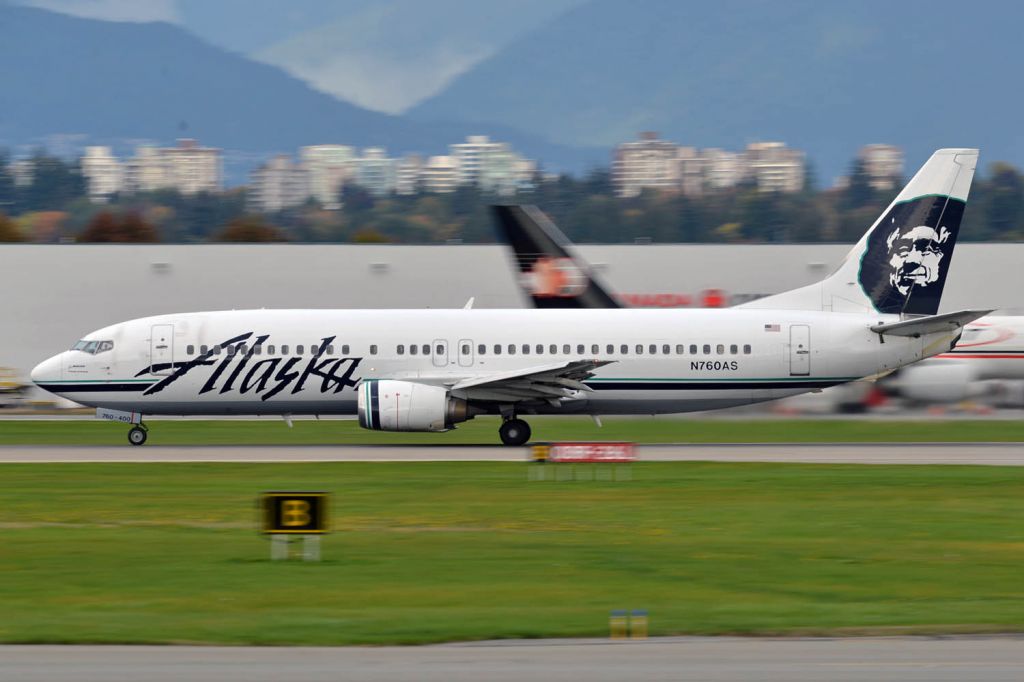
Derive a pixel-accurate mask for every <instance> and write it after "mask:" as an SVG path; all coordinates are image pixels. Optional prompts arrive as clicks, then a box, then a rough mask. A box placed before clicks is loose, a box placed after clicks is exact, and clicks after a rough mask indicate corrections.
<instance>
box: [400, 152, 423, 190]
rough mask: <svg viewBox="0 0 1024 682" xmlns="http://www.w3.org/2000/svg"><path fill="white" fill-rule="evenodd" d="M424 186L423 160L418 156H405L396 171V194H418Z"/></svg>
mask: <svg viewBox="0 0 1024 682" xmlns="http://www.w3.org/2000/svg"><path fill="white" fill-rule="evenodd" d="M422 186H423V159H422V158H421V157H420V156H419V155H418V154H409V155H407V156H403V157H402V158H401V159H399V161H398V165H397V166H396V170H395V192H396V193H397V194H401V195H409V194H416V193H418V192H419V191H420V189H421V188H422Z"/></svg>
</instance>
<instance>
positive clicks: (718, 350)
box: [715, 343, 725, 355]
mask: <svg viewBox="0 0 1024 682" xmlns="http://www.w3.org/2000/svg"><path fill="white" fill-rule="evenodd" d="M715 352H716V353H718V354H719V355H722V354H724V353H725V344H722V343H720V344H718V345H717V346H715Z"/></svg>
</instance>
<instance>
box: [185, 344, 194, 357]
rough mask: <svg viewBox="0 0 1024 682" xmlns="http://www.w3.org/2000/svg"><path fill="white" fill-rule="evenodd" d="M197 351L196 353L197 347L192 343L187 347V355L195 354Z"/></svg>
mask: <svg viewBox="0 0 1024 682" xmlns="http://www.w3.org/2000/svg"><path fill="white" fill-rule="evenodd" d="M195 353H196V347H195V346H193V345H192V344H189V345H188V348H186V349H185V355H195Z"/></svg>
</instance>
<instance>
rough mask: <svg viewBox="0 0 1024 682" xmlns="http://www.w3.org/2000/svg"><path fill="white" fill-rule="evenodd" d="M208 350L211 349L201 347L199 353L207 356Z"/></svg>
mask: <svg viewBox="0 0 1024 682" xmlns="http://www.w3.org/2000/svg"><path fill="white" fill-rule="evenodd" d="M271 348H273V346H271ZM208 350H210V349H209V348H207V347H206V346H199V352H200V353H201V354H202V355H206V351H208Z"/></svg>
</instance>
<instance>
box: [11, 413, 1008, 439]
mask: <svg viewBox="0 0 1024 682" xmlns="http://www.w3.org/2000/svg"><path fill="white" fill-rule="evenodd" d="M294 424H295V427H294V428H291V429H289V428H288V427H287V426H286V425H285V424H284V422H283V421H280V420H274V419H261V420H247V421H234V420H209V421H192V420H188V421H184V420H166V421H153V422H152V423H151V424H150V432H149V444H152V445H207V444H209V445H227V444H233V445H250V444H252V445H332V444H356V443H359V444H365V445H390V444H424V445H454V444H483V445H497V444H498V443H499V440H498V433H497V432H498V420H497V418H496V417H495V418H486V417H478V418H477V419H475V420H473V421H471V422H467V423H465V424H460V425H459V428H458V429H456V430H454V431H449V432H447V433H382V432H377V431H366V430H364V429H361V428H359V425H358V424H357V423H356V421H355V420H325V421H310V420H303V421H296V422H294ZM530 424H531V425H532V427H533V439H534V440H535V441H536V440H540V441H543V440H553V441H557V440H625V441H633V442H638V443H681V442H683V443H685V442H689V443H742V442H833V443H834V442H946V441H958V442H975V441H1010V442H1017V441H1024V421H1019V420H1009V419H999V420H954V421H942V420H937V419H929V420H923V419H922V420H913V421H888V420H877V419H872V420H862V419H847V420H841V419H836V420H832V419H828V420H825V419H821V420H819V419H807V420H800V419H753V420H738V419H737V420H734V419H706V420H704V419H701V420H698V419H652V418H631V419H630V418H612V419H605V420H604V426H603V427H602V428H599V427H598V426H597V425H596V424H594V422H593V421H591V420H590V419H589V418H586V417H531V418H530ZM127 432H128V427H127V426H126V425H124V424H117V423H112V422H101V421H91V420H75V421H56V420H44V421H30V420H20V421H19V420H4V421H0V445H27V444H54V445H125V444H126V443H127V440H126V434H127Z"/></svg>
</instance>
